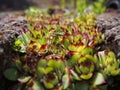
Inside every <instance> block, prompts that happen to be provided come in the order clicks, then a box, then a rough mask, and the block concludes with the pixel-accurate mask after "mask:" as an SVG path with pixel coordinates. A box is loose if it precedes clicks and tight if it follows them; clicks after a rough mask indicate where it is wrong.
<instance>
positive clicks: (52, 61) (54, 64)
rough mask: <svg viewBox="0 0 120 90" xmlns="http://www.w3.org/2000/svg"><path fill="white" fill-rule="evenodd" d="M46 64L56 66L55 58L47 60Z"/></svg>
mask: <svg viewBox="0 0 120 90" xmlns="http://www.w3.org/2000/svg"><path fill="white" fill-rule="evenodd" d="M47 65H48V66H50V67H53V68H54V69H55V68H57V67H58V66H57V62H56V61H55V60H49V61H48V64H47Z"/></svg>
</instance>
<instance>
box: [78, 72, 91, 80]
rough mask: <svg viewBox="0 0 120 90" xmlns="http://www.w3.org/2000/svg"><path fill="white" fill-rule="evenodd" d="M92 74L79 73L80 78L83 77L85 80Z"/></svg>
mask: <svg viewBox="0 0 120 90" xmlns="http://www.w3.org/2000/svg"><path fill="white" fill-rule="evenodd" d="M92 76H93V73H91V72H90V73H85V74H81V75H80V78H82V79H85V80H88V79H90V78H91V77H92Z"/></svg>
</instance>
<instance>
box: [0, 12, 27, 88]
mask: <svg viewBox="0 0 120 90" xmlns="http://www.w3.org/2000/svg"><path fill="white" fill-rule="evenodd" d="M26 27H27V21H26V20H25V18H23V17H21V16H19V14H18V13H16V12H6V13H1V14H0V81H1V82H0V85H1V86H0V90H1V87H2V85H3V82H2V80H3V71H4V70H5V69H6V68H7V67H8V64H9V62H11V61H12V59H13V58H14V57H15V55H16V52H15V51H14V50H13V48H12V42H13V41H14V39H15V37H17V36H18V35H19V31H21V30H23V28H26Z"/></svg>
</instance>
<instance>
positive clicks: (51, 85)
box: [44, 81, 54, 89]
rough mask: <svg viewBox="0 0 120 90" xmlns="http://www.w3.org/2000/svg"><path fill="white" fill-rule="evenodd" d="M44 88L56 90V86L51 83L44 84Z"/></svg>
mask: <svg viewBox="0 0 120 90" xmlns="http://www.w3.org/2000/svg"><path fill="white" fill-rule="evenodd" d="M44 86H45V87H46V88H47V89H52V88H54V84H52V83H51V82H46V81H45V82H44Z"/></svg>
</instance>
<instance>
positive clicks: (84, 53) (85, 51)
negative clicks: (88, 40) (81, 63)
mask: <svg viewBox="0 0 120 90" xmlns="http://www.w3.org/2000/svg"><path fill="white" fill-rule="evenodd" d="M90 53H92V49H91V48H88V47H87V48H85V49H84V50H83V51H82V55H86V54H90Z"/></svg>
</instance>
